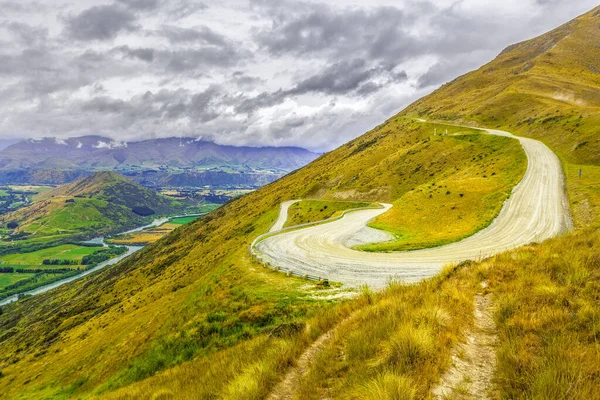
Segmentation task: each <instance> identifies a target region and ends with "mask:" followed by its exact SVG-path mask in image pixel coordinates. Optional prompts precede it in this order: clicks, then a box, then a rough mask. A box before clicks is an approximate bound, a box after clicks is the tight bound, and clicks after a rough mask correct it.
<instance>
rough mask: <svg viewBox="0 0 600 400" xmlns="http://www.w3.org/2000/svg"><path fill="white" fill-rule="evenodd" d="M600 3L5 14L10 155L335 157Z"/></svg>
mask: <svg viewBox="0 0 600 400" xmlns="http://www.w3.org/2000/svg"><path fill="white" fill-rule="evenodd" d="M595 5H596V4H595V2H594V1H591V0H581V1H578V2H572V1H570V0H544V1H542V0H520V1H516V0H506V1H505V0H503V1H500V0H497V1H488V2H485V4H482V2H481V1H478V0H463V1H458V2H457V1H454V0H440V1H435V2H434V1H429V0H398V1H393V2H392V1H389V0H373V1H371V2H368V4H366V3H365V2H362V1H358V0H355V1H352V0H332V1H327V2H324V1H321V2H319V1H294V0H251V1H247V2H246V1H243V0H225V1H222V2H211V3H203V2H198V1H193V0H175V1H169V2H161V1H157V0H113V1H110V0H108V1H107V0H97V1H96V0H86V1H85V2H75V1H72V2H71V3H69V2H68V0H56V1H52V0H47V1H44V2H41V3H39V2H34V1H28V0H21V1H13V2H11V1H3V2H0V45H1V46H0V107H1V109H2V113H0V141H2V142H3V143H4V142H5V141H6V140H8V139H12V138H23V137H32V138H34V137H42V136H56V137H58V138H59V140H61V139H60V138H66V137H69V136H76V135H84V134H99V135H102V136H105V137H111V138H113V139H114V140H115V142H114V143H120V141H122V140H126V139H127V140H131V139H141V138H145V137H154V136H158V137H166V136H180V135H187V136H190V137H198V136H202V137H203V138H205V139H209V140H214V141H216V142H218V143H224V144H234V145H254V146H260V145H277V146H288V145H296V146H303V147H307V148H310V149H311V150H317V151H324V150H329V149H331V148H333V147H335V146H337V145H339V144H341V143H343V142H345V141H347V140H349V139H351V138H353V137H355V136H357V135H359V134H361V133H363V132H364V131H365V130H367V129H369V128H371V127H373V126H375V125H377V124H378V123H380V122H381V121H383V120H384V119H386V118H388V117H389V116H390V115H392V114H393V113H395V112H398V111H399V110H401V109H402V108H403V107H405V106H406V105H408V104H409V103H410V102H411V101H414V100H415V99H417V98H418V97H420V96H422V95H424V94H426V93H428V92H430V91H431V90H433V89H435V88H436V87H437V86H439V85H441V84H442V83H444V82H446V81H448V80H450V79H453V78H454V77H455V76H457V75H460V74H463V73H465V72H467V71H469V70H470V69H473V68H476V67H478V66H480V65H481V64H483V63H485V62H487V61H489V60H490V59H491V58H492V57H494V56H495V55H496V54H497V53H498V52H500V51H501V50H502V49H503V48H504V47H506V46H507V45H509V44H512V43H514V42H518V41H521V40H525V39H528V38H530V37H533V36H535V35H537V34H541V33H543V32H545V31H547V30H549V29H552V28H553V27H555V26H557V25H559V24H561V23H563V22H566V21H568V20H569V19H571V18H574V17H575V16H577V15H579V14H581V13H583V12H585V11H587V10H588V9H590V8H592V7H593V6H595Z"/></svg>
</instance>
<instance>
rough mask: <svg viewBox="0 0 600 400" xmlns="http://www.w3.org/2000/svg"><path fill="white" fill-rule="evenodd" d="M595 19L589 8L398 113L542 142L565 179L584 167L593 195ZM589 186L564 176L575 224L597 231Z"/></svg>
mask: <svg viewBox="0 0 600 400" xmlns="http://www.w3.org/2000/svg"><path fill="white" fill-rule="evenodd" d="M599 22H600V14H599V13H598V9H594V10H593V11H591V12H589V13H587V14H585V15H583V16H581V17H580V18H577V19H575V20H573V21H571V22H569V23H567V24H565V25H563V26H561V27H559V28H557V29H556V30H553V31H552V32H549V33H547V34H545V35H542V36H540V37H538V38H535V39H532V40H529V41H526V42H523V43H519V44H516V45H513V46H510V47H509V48H507V49H506V50H505V51H504V52H503V53H502V54H500V55H499V56H498V57H497V58H496V59H495V60H494V61H492V62H491V63H489V64H487V65H485V66H483V67H481V68H480V69H478V70H477V71H474V72H471V73H469V74H467V75H464V76H462V77H460V78H457V79H455V80H454V81H452V82H450V83H448V84H446V85H444V86H443V87H442V88H440V89H439V90H437V91H436V92H434V93H433V94H431V95H430V96H427V97H425V98H423V99H421V100H419V101H417V102H416V103H414V104H413V105H411V106H410V107H409V108H408V109H407V110H405V111H404V112H403V113H402V115H413V116H421V117H423V118H428V119H436V120H444V121H453V122H468V123H475V124H480V125H483V126H487V127H498V128H501V129H506V130H509V131H511V132H514V133H516V134H519V135H523V136H528V137H532V138H535V139H539V140H541V141H543V142H544V143H546V144H547V145H548V146H550V148H552V149H553V150H554V151H555V152H556V153H557V154H558V155H559V157H560V158H561V159H562V161H563V163H564V165H565V170H566V171H567V172H568V173H569V174H570V176H569V177H573V178H577V177H578V170H579V168H581V169H583V172H584V173H583V180H587V183H588V184H591V185H593V186H595V189H592V190H593V191H595V192H596V193H597V191H598V180H597V179H595V180H594V178H595V177H596V178H597V174H598V173H597V170H596V169H595V168H594V167H591V166H598V165H599V164H600V136H599V135H598V126H600V48H599V47H598V43H600V30H599V29H598V24H599ZM588 184H585V183H584V184H583V185H580V184H579V183H576V182H574V180H571V179H569V185H570V187H569V188H570V192H569V193H570V196H571V200H572V202H573V203H572V205H573V206H574V209H575V210H574V211H575V220H576V222H577V223H578V224H580V226H586V225H594V226H599V225H600V220H598V219H595V220H591V219H589V215H590V213H589V212H587V210H589V209H592V208H593V209H594V212H593V214H594V215H596V216H598V215H600V212H598V206H599V205H598V203H597V201H594V196H593V195H592V194H591V193H590V192H589V190H590V189H589V185H588ZM586 187H588V188H587V189H586ZM575 201H576V202H577V204H575V203H574V202H575ZM580 212H581V213H583V214H582V215H581V216H580V215H579V213H580Z"/></svg>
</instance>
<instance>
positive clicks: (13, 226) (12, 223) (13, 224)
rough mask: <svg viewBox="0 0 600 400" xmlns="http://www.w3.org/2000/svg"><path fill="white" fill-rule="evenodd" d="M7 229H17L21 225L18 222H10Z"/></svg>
mask: <svg viewBox="0 0 600 400" xmlns="http://www.w3.org/2000/svg"><path fill="white" fill-rule="evenodd" d="M6 227H7V228H8V229H17V228H18V227H19V223H18V222H16V221H10V222H9V223H8V224H6Z"/></svg>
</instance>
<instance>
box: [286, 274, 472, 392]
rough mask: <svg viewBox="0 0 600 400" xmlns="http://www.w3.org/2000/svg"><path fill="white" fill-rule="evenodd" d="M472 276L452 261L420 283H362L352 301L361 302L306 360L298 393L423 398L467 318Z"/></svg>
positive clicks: (447, 361) (469, 319) (445, 363)
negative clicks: (378, 288) (376, 287)
mask: <svg viewBox="0 0 600 400" xmlns="http://www.w3.org/2000/svg"><path fill="white" fill-rule="evenodd" d="M478 282H479V281H478V277H477V276H476V275H475V274H470V273H467V271H466V270H465V269H464V267H451V268H448V269H446V270H445V271H444V272H443V273H442V274H441V275H440V276H438V277H436V278H433V279H430V280H427V281H424V282H422V283H420V284H416V285H404V284H400V283H391V284H390V285H389V287H388V288H387V289H386V290H384V291H383V292H379V293H373V292H370V291H369V290H366V289H365V290H363V292H362V294H361V295H360V297H359V299H358V300H356V301H361V302H362V303H363V304H362V305H361V306H360V307H358V309H357V311H355V312H354V314H353V315H352V316H351V317H350V318H349V319H347V320H345V321H344V322H343V323H341V324H340V325H339V326H338V327H337V328H336V330H335V335H334V339H332V340H331V342H329V343H328V344H326V345H325V346H324V348H323V349H322V351H321V352H320V353H319V355H318V356H317V357H316V358H315V360H313V363H312V366H311V369H310V370H309V371H308V373H307V374H306V375H305V376H304V377H303V378H302V380H301V384H300V388H299V391H298V393H297V394H298V397H299V398H303V399H318V398H322V397H332V398H350V399H352V398H356V399H358V398H361V399H362V398H364V399H371V398H373V399H375V398H381V399H412V398H415V399H417V398H423V397H426V395H427V393H428V391H429V389H430V387H431V386H432V385H433V384H434V383H435V382H436V381H437V379H438V377H439V375H440V374H441V372H442V371H443V370H445V369H446V368H447V367H448V366H449V364H450V352H451V348H452V346H453V345H454V344H456V343H457V342H458V341H460V340H461V336H462V332H463V331H464V330H465V329H467V328H468V327H469V326H471V324H472V323H473V314H472V313H473V307H474V305H473V298H474V297H473V296H474V294H475V292H476V291H477V290H478Z"/></svg>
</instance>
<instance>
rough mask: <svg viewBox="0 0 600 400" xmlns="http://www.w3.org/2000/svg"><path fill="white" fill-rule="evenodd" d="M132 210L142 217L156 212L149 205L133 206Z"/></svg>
mask: <svg viewBox="0 0 600 400" xmlns="http://www.w3.org/2000/svg"><path fill="white" fill-rule="evenodd" d="M131 211H133V212H134V213H135V214H137V215H140V216H142V217H148V216H150V215H154V214H155V212H154V210H153V209H151V208H148V207H133V208H132V209H131Z"/></svg>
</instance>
